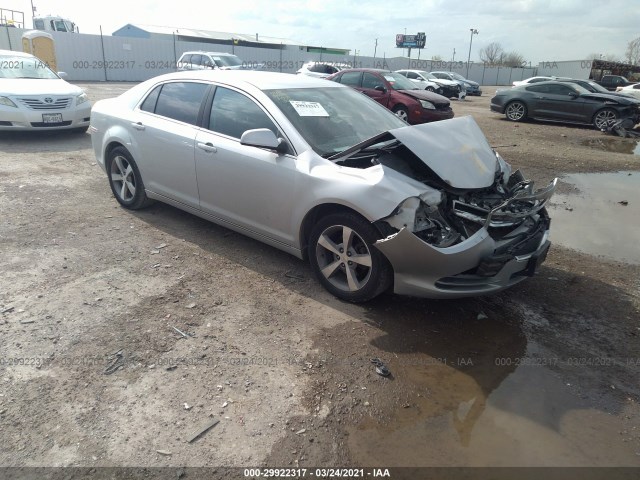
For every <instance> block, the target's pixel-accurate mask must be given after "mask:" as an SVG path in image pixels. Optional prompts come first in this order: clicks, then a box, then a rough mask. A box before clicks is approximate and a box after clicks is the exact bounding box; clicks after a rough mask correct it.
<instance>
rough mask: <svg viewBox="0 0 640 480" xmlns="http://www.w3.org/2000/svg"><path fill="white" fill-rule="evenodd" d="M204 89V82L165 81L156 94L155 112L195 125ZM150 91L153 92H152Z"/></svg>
mask: <svg viewBox="0 0 640 480" xmlns="http://www.w3.org/2000/svg"><path fill="white" fill-rule="evenodd" d="M206 91H207V85H206V84H204V83H195V82H174V83H165V84H164V85H163V86H162V90H161V91H160V94H159V95H158V99H157V102H156V108H155V113H156V114H157V115H162V116H163V117H167V118H173V119H174V120H179V121H181V122H185V123H190V124H192V125H196V124H197V123H198V113H199V112H200V106H201V105H202V100H203V98H204V95H205V92H206ZM151 93H152V94H153V92H151ZM147 99H148V97H147ZM145 103H146V100H145Z"/></svg>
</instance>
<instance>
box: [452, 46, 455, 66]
mask: <svg viewBox="0 0 640 480" xmlns="http://www.w3.org/2000/svg"><path fill="white" fill-rule="evenodd" d="M455 61H456V49H455V47H454V49H453V56H452V57H451V63H453V62H455Z"/></svg>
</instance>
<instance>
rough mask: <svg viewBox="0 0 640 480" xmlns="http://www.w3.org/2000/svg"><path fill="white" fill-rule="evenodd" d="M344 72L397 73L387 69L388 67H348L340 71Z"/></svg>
mask: <svg viewBox="0 0 640 480" xmlns="http://www.w3.org/2000/svg"><path fill="white" fill-rule="evenodd" d="M344 72H370V73H395V72H392V71H391V70H387V69H386V68H347V69H345V70H342V71H341V72H340V73H344Z"/></svg>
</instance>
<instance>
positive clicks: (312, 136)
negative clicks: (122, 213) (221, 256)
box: [90, 71, 555, 302]
mask: <svg viewBox="0 0 640 480" xmlns="http://www.w3.org/2000/svg"><path fill="white" fill-rule="evenodd" d="M90 131H91V133H92V141H93V148H94V150H95V155H96V158H97V161H98V163H99V164H100V165H101V166H102V168H103V169H104V170H105V172H106V173H107V177H108V180H109V183H110V185H111V189H112V191H113V194H114V196H115V197H116V199H117V200H118V202H120V204H122V205H123V206H124V207H126V208H130V209H138V208H141V207H144V206H145V205H147V204H148V203H149V201H151V200H152V199H155V200H161V201H163V202H166V203H169V204H171V205H174V206H176V207H178V208H181V209H183V210H186V211H188V212H191V213H193V214H195V215H198V216H201V217H203V218H206V219H209V220H212V221H214V222H216V223H219V224H221V225H224V226H226V227H228V228H231V229H233V230H236V231H238V232H241V233H244V234H246V235H248V236H251V237H253V238H256V239H258V240H260V241H262V242H265V243H267V244H269V245H272V246H274V247H276V248H279V249H281V250H284V251H286V252H289V253H291V254H293V255H295V256H297V257H299V258H308V259H309V262H310V264H311V267H312V269H313V270H314V272H315V274H316V275H317V277H318V279H319V280H320V282H321V283H322V284H323V285H324V286H325V287H326V288H327V289H328V290H329V291H330V292H331V293H333V294H334V295H336V296H338V297H339V298H342V299H345V300H348V301H354V302H359V301H366V300H369V299H371V298H373V297H375V296H376V295H378V294H380V293H382V292H384V291H385V290H388V289H389V288H391V287H393V290H394V291H395V292H397V293H401V294H409V295H416V296H424V297H433V298H447V297H460V296H468V295H478V294H484V293H490V292H495V291H498V290H501V289H504V288H506V287H509V286H511V285H513V284H515V283H517V282H519V281H521V280H523V279H524V278H525V277H527V276H530V275H533V273H534V272H535V270H536V268H537V267H538V265H539V264H540V263H541V262H542V261H543V260H544V258H545V256H546V253H547V250H548V248H549V241H548V234H549V232H548V230H549V217H548V215H547V212H546V210H545V208H544V207H545V203H546V202H547V200H548V199H549V198H550V197H551V195H552V193H553V191H554V189H555V181H554V182H553V183H552V184H551V185H549V186H548V187H546V188H544V189H542V190H539V191H534V190H533V183H532V182H530V181H526V180H525V179H524V178H523V177H522V175H521V174H520V173H519V172H514V173H512V172H511V168H510V167H509V165H508V164H507V163H506V162H505V161H504V160H503V159H502V158H501V157H500V156H499V155H498V154H497V153H496V152H495V151H494V150H492V148H491V147H490V146H489V144H488V143H487V140H486V139H485V137H484V135H483V134H482V132H481V131H480V129H479V127H478V126H477V125H476V123H475V122H474V121H473V119H472V118H471V117H461V118H456V119H452V120H445V121H442V122H435V123H433V124H423V125H415V126H409V125H407V124H406V123H404V122H403V121H402V120H400V119H399V118H398V117H396V116H395V115H394V114H393V113H391V112H390V111H389V110H387V109H386V108H384V107H382V106H381V105H380V104H378V103H377V102H375V101H374V100H371V99H370V98H368V97H366V96H364V95H362V94H360V93H359V92H357V91H356V90H353V89H351V88H349V87H346V86H344V85H341V84H339V83H335V82H327V81H325V80H322V79H317V78H311V77H307V76H302V75H288V74H281V73H270V72H250V71H249V72H247V71H244V72H243V71H227V72H216V71H204V72H179V73H173V74H168V75H162V76H159V77H156V78H153V79H151V80H148V81H146V82H144V83H141V84H140V85H137V86H135V87H133V88H132V89H131V90H129V91H128V92H126V93H124V94H123V95H121V96H120V97H117V98H113V99H109V100H102V101H99V102H97V103H96V104H95V106H94V109H93V113H92V116H91V127H90Z"/></svg>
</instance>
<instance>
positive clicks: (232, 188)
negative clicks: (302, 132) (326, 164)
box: [195, 87, 298, 245]
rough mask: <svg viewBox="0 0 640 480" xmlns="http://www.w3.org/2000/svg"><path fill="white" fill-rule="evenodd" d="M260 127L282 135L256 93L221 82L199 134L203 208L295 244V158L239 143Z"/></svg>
mask: <svg viewBox="0 0 640 480" xmlns="http://www.w3.org/2000/svg"><path fill="white" fill-rule="evenodd" d="M206 113H207V112H206V111H205V115H206ZM205 118H206V117H205ZM255 128H268V129H270V130H272V131H273V132H274V133H275V134H276V135H278V136H280V134H279V129H278V128H277V126H276V124H275V123H274V122H273V120H272V119H271V117H270V116H269V115H268V114H267V113H266V112H265V110H264V109H263V108H262V107H261V106H260V105H259V104H258V103H257V102H256V101H255V100H254V99H253V98H250V97H248V96H247V95H245V94H244V93H241V92H239V91H237V90H233V89H231V88H226V87H216V90H215V92H214V95H213V100H212V102H211V107H210V113H209V114H208V120H206V121H205V129H201V130H200V131H199V132H198V133H197V135H196V148H195V152H196V153H195V157H196V170H197V178H198V191H199V194H200V208H201V209H202V210H204V211H205V212H207V213H209V214H211V215H213V216H215V217H218V218H220V219H222V220H224V221H226V222H230V223H232V224H234V225H236V226H239V227H242V228H244V229H247V230H249V231H251V232H254V233H257V234H259V235H262V236H266V237H268V238H271V239H273V240H276V241H278V242H280V243H284V244H287V245H293V244H294V236H293V234H292V228H291V222H292V220H291V218H292V210H293V202H294V192H295V185H296V180H297V178H298V177H297V170H296V157H295V156H293V155H289V154H285V155H281V154H278V153H276V152H274V151H271V150H267V149H263V148H258V147H250V146H247V145H242V144H240V137H241V136H242V134H243V133H244V132H245V131H246V130H252V129H255Z"/></svg>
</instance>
